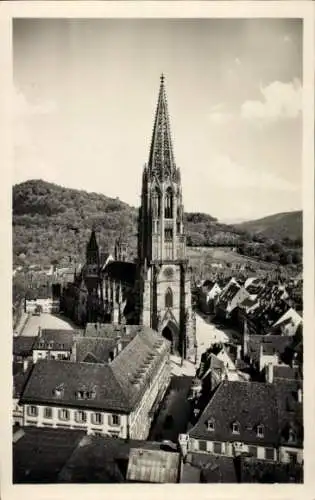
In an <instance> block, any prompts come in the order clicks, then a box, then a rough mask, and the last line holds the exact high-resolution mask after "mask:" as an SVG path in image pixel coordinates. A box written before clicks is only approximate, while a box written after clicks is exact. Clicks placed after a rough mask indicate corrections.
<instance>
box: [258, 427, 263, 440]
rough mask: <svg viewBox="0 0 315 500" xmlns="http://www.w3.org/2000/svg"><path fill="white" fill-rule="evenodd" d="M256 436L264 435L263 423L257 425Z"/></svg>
mask: <svg viewBox="0 0 315 500" xmlns="http://www.w3.org/2000/svg"><path fill="white" fill-rule="evenodd" d="M257 437H259V438H263V437H264V426H263V425H257Z"/></svg>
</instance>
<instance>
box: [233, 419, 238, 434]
mask: <svg viewBox="0 0 315 500" xmlns="http://www.w3.org/2000/svg"><path fill="white" fill-rule="evenodd" d="M232 432H233V434H239V433H240V424H239V422H233V424H232Z"/></svg>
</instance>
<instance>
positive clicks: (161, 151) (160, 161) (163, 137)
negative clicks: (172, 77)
mask: <svg viewBox="0 0 315 500" xmlns="http://www.w3.org/2000/svg"><path fill="white" fill-rule="evenodd" d="M148 168H149V172H150V174H151V177H154V176H156V177H157V179H158V180H159V181H163V180H165V179H166V178H172V177H174V175H175V173H176V166H175V161H174V155H173V146H172V138H171V131H170V122H169V114H168V105H167V98H166V91H165V77H164V75H163V73H162V75H161V77H160V90H159V96H158V103H157V107H156V113H155V119H154V127H153V133H152V140H151V148H150V155H149V164H148Z"/></svg>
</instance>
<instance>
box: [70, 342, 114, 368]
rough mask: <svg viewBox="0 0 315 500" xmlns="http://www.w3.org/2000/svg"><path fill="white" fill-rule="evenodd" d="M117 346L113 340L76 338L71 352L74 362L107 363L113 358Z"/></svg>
mask: <svg viewBox="0 0 315 500" xmlns="http://www.w3.org/2000/svg"><path fill="white" fill-rule="evenodd" d="M116 345H117V341H116V340H115V339H107V338H102V337H101V338H99V337H78V338H77V339H76V340H75V344H74V348H73V351H74V353H75V359H74V361H76V362H79V363H80V362H88V363H107V362H108V361H111V357H113V356H114V351H115V348H116Z"/></svg>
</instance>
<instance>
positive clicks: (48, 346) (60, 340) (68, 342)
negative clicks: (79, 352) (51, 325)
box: [33, 329, 76, 351]
mask: <svg viewBox="0 0 315 500" xmlns="http://www.w3.org/2000/svg"><path fill="white" fill-rule="evenodd" d="M75 336H76V332H75V331H74V330H52V329H42V330H40V332H39V335H38V336H37V337H36V340H35V342H34V346H33V350H41V349H45V350H52V351H69V350H71V348H72V345H73V341H74V338H75Z"/></svg>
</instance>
